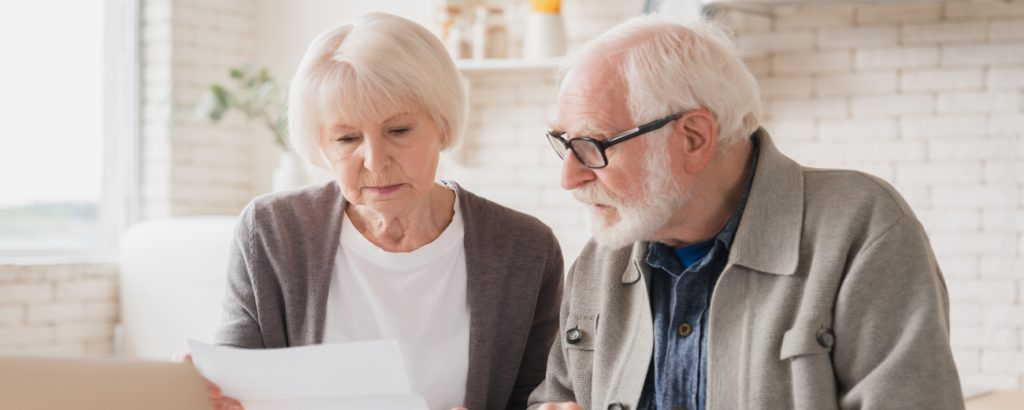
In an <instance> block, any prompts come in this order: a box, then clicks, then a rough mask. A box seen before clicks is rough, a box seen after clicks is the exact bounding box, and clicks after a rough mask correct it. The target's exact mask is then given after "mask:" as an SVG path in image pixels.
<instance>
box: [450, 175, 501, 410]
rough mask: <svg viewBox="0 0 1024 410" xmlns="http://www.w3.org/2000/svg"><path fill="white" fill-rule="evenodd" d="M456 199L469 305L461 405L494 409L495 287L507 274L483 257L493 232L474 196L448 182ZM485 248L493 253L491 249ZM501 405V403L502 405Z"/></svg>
mask: <svg viewBox="0 0 1024 410" xmlns="http://www.w3.org/2000/svg"><path fill="white" fill-rule="evenodd" d="M450 184H451V185H452V186H454V188H455V191H456V192H457V193H458V197H459V207H460V208H459V209H460V211H461V212H462V218H463V221H464V224H463V225H464V226H465V239H464V244H465V249H466V301H467V303H468V305H469V369H468V372H467V374H466V376H467V377H466V400H465V403H464V404H463V406H465V407H466V408H470V409H486V408H491V407H493V406H494V404H493V403H488V400H487V399H488V397H489V395H490V390H491V387H493V386H491V384H492V383H493V382H494V380H493V378H492V377H491V362H492V358H494V357H497V355H498V354H499V353H498V352H495V348H496V347H497V346H499V345H500V342H501V341H500V340H498V336H499V335H498V334H497V333H498V329H499V326H495V324H496V323H500V321H501V318H500V313H501V311H500V302H501V300H502V295H501V294H500V290H499V289H502V288H503V287H501V286H494V283H496V282H501V281H502V280H503V278H504V277H505V275H506V272H505V270H506V267H505V266H502V265H500V264H497V263H496V262H495V261H496V260H498V259H496V258H494V257H493V255H486V254H484V252H485V246H484V244H487V243H490V242H491V241H493V239H494V238H493V235H494V233H493V232H485V231H483V230H482V228H483V227H486V226H491V225H490V224H488V223H487V222H485V221H484V219H486V218H487V217H488V216H487V215H483V214H481V213H480V212H478V211H479V209H478V208H475V207H473V206H472V203H473V201H474V200H475V195H474V194H472V193H470V192H466V191H465V190H463V189H462V188H461V187H459V186H458V184H455V183H451V182H450ZM486 249H491V250H493V249H494V247H493V246H487V247H486ZM501 405H502V406H504V403H502V404H501Z"/></svg>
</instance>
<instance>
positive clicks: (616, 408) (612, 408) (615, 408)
mask: <svg viewBox="0 0 1024 410" xmlns="http://www.w3.org/2000/svg"><path fill="white" fill-rule="evenodd" d="M608 410H626V406H623V405H622V403H619V402H617V401H613V402H611V403H608Z"/></svg>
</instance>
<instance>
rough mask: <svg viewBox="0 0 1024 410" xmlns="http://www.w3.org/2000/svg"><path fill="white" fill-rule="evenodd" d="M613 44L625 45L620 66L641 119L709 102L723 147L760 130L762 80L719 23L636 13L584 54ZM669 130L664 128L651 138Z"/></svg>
mask: <svg viewBox="0 0 1024 410" xmlns="http://www.w3.org/2000/svg"><path fill="white" fill-rule="evenodd" d="M609 47H610V48H623V49H624V51H623V54H622V58H621V59H619V61H618V64H619V67H618V69H619V72H620V73H621V75H622V79H623V82H624V83H625V85H626V88H627V101H626V105H627V108H628V109H629V112H630V115H631V117H632V119H633V121H634V122H635V123H636V124H640V123H643V122H648V121H653V120H655V119H658V118H660V117H663V116H666V115H670V114H673V113H676V112H682V111H687V110H692V109H697V108H704V109H707V110H708V111H710V112H711V113H712V114H713V115H714V116H715V118H716V119H717V124H718V134H719V136H718V145H719V147H721V148H726V147H728V146H729V145H731V144H732V143H734V142H737V141H740V140H742V139H743V138H746V137H748V136H750V134H752V133H753V132H754V131H755V130H757V127H758V126H759V124H760V116H761V96H760V91H759V90H758V86H757V80H755V79H754V75H753V74H751V73H750V70H749V69H747V66H746V64H744V63H743V60H742V59H741V58H740V57H739V54H738V53H737V51H736V47H735V46H734V45H733V43H732V41H731V40H730V39H729V34H728V33H727V32H726V31H725V30H724V29H723V28H721V27H719V25H717V24H715V23H713V22H711V21H708V20H707V19H704V18H698V17H691V18H689V19H685V20H680V19H675V18H670V17H668V16H665V15H660V14H649V15H643V16H638V17H633V18H631V19H629V20H627V21H625V22H623V23H621V24H619V25H618V26H615V27H614V28H612V29H611V30H609V31H607V32H605V33H604V34H603V35H601V36H600V37H598V38H597V39H595V40H593V41H591V42H590V43H588V44H587V45H585V46H584V47H583V48H582V49H581V50H580V53H579V55H580V56H584V55H590V54H592V53H594V52H598V53H600V52H601V51H603V50H607V49H609ZM615 63H616V62H615V61H613V64H615ZM668 134H669V133H668V132H659V133H657V136H655V138H651V140H657V139H661V138H665V137H666V136H667V135H668Z"/></svg>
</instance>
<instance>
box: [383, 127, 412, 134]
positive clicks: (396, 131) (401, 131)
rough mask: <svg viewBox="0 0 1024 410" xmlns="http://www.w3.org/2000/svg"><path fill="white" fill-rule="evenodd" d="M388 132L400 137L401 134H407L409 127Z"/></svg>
mask: <svg viewBox="0 0 1024 410" xmlns="http://www.w3.org/2000/svg"><path fill="white" fill-rule="evenodd" d="M388 132H390V133H391V134H393V135H402V134H405V133H407V132H409V127H398V128H392V129H390V130H388Z"/></svg>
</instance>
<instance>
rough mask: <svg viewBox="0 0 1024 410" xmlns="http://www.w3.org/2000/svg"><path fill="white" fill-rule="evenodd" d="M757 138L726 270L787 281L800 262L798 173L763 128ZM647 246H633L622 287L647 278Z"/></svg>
mask: <svg viewBox="0 0 1024 410" xmlns="http://www.w3.org/2000/svg"><path fill="white" fill-rule="evenodd" d="M757 135H758V138H759V141H760V152H759V154H758V159H757V167H756V168H757V169H756V171H755V173H754V181H753V182H752V183H751V186H750V194H749V196H748V197H747V204H746V207H745V209H744V210H743V217H742V219H740V224H739V227H738V228H737V229H736V237H735V238H734V239H733V245H732V249H731V251H730V252H729V261H728V262H727V264H726V266H729V265H733V264H735V265H741V266H745V267H747V268H750V269H753V270H754V271H757V272H764V273H769V274H774V275H787V276H788V275H792V274H794V273H795V272H796V268H797V264H798V262H799V259H800V236H801V232H802V231H803V213H804V201H803V199H804V177H803V170H802V168H801V167H800V165H799V164H797V163H796V162H794V161H793V160H792V159H790V158H789V157H787V156H785V155H783V154H782V153H781V152H779V149H778V148H777V147H775V143H774V142H773V141H772V139H771V136H769V135H768V132H767V131H765V130H764V128H759V129H758V130H757ZM647 244H648V242H638V243H636V244H634V245H633V248H632V257H631V258H630V259H631V260H632V263H631V264H630V266H628V267H627V268H626V271H625V272H624V273H623V274H622V283H634V282H636V281H638V280H639V279H640V277H641V276H643V277H647V276H650V275H649V272H647V269H646V265H647V264H646V263H645V262H644V261H645V258H646V257H647ZM641 273H643V275H641Z"/></svg>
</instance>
